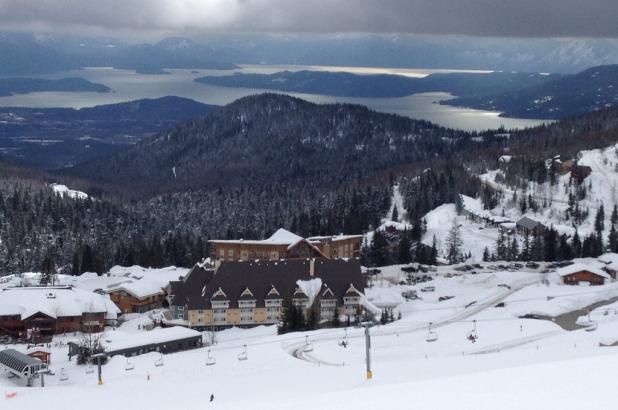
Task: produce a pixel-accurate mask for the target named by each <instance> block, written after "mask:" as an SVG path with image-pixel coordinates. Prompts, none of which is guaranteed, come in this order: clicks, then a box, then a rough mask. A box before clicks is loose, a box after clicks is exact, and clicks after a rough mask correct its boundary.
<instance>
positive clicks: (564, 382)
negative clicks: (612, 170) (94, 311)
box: [0, 266, 618, 410]
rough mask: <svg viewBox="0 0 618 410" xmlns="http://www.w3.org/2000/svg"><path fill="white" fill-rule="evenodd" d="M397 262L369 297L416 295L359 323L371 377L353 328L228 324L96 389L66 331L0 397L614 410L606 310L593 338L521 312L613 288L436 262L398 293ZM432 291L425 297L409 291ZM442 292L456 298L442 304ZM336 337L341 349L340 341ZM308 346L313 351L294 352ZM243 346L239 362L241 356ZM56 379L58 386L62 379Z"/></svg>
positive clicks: (120, 366)
mask: <svg viewBox="0 0 618 410" xmlns="http://www.w3.org/2000/svg"><path fill="white" fill-rule="evenodd" d="M400 268H401V266H399V267H388V268H384V274H383V275H384V280H381V278H377V280H375V281H374V283H375V287H374V288H373V289H372V290H371V292H368V296H369V297H370V298H372V299H374V300H376V301H377V300H380V299H387V298H389V297H388V295H391V296H394V295H397V294H398V293H399V294H400V293H401V292H403V291H404V290H417V291H418V294H419V295H420V296H421V297H422V299H418V300H410V301H408V302H403V300H401V298H400V300H399V302H400V304H399V306H398V307H397V309H396V312H401V313H402V316H403V317H402V319H401V320H398V321H395V322H393V323H391V324H388V325H384V326H377V327H373V328H371V329H370V333H371V353H372V370H373V379H372V380H366V371H365V342H364V329H362V328H360V329H357V328H353V327H350V328H348V329H347V330H344V329H343V328H341V329H322V330H317V331H312V332H304V333H292V334H286V335H277V334H276V329H275V328H274V327H272V326H271V327H257V328H254V329H229V330H226V331H223V332H219V333H218V334H217V337H216V340H217V344H215V345H213V346H208V347H204V348H201V349H196V350H190V351H185V352H180V353H175V354H167V355H163V359H162V360H163V363H164V365H163V366H155V362H156V361H157V360H159V359H160V358H161V356H160V355H159V354H158V353H148V354H144V355H140V356H137V357H131V358H130V359H129V361H130V363H132V364H133V365H134V368H133V369H132V370H126V364H127V359H126V358H124V357H122V356H117V357H114V358H112V359H111V360H110V361H109V362H108V363H107V364H106V365H104V366H103V381H104V384H103V385H98V384H97V379H96V372H94V373H92V374H89V373H87V372H86V366H78V365H77V364H76V363H75V360H73V361H71V362H69V361H68V360H67V356H66V349H67V348H66V347H65V346H64V345H62V344H59V342H62V343H66V342H68V341H71V340H77V339H79V337H80V336H79V335H72V334H69V335H66V336H62V335H60V336H57V337H55V338H54V340H53V342H52V347H51V352H52V358H51V360H52V363H51V368H52V371H53V373H54V374H53V375H47V376H46V378H45V382H46V387H44V388H40V387H32V388H28V387H25V382H23V381H20V380H18V379H15V378H8V377H7V376H6V375H5V374H0V391H2V392H3V393H4V395H6V399H4V398H2V400H4V401H3V403H5V407H6V408H10V409H18V410H22V409H35V408H40V407H44V408H47V409H50V410H59V409H66V408H82V407H83V408H89V409H94V410H98V409H101V410H102V409H109V408H136V409H166V408H187V409H188V408H195V407H196V406H198V407H199V406H201V407H212V408H221V409H238V408H244V407H250V408H256V409H266V408H268V409H289V408H295V409H299V410H305V409H315V408H325V409H328V408H338V409H343V410H347V409H354V410H358V409H371V410H374V409H377V408H384V409H389V410H391V409H409V408H411V407H413V408H426V409H438V410H440V409H453V408H456V409H464V410H465V409H474V410H484V409H492V410H493V409H496V408H500V409H521V408H532V409H536V408H544V409H545V408H548V409H554V408H559V409H561V410H562V409H564V410H570V409H573V410H575V409H577V410H580V409H608V408H612V406H613V403H614V402H615V397H614V396H615V394H614V389H613V388H612V386H613V384H612V383H613V374H614V373H615V368H616V366H618V352H617V351H616V350H615V348H614V347H601V346H599V342H600V341H606V342H607V341H608V342H612V341H614V340H616V339H618V315H616V314H615V310H614V309H615V308H616V304H613V305H612V304H609V305H606V306H601V307H598V308H597V309H595V310H593V312H592V313H591V318H592V319H593V320H596V321H597V322H598V329H597V330H596V331H595V332H586V331H585V330H583V329H580V330H575V331H567V330H564V329H562V328H561V327H560V326H558V325H557V324H556V323H554V322H552V321H551V320H533V319H522V318H519V317H518V315H519V314H521V313H527V311H528V310H530V309H534V310H538V309H542V308H543V309H546V308H549V306H542V305H543V304H547V303H553V304H554V305H555V306H559V307H562V308H563V309H561V310H556V311H555V312H554V313H563V312H566V311H569V310H570V309H575V308H580V307H583V306H584V305H586V304H588V303H594V302H599V301H603V300H606V299H607V297H608V296H616V295H617V294H618V290H616V284H610V285H607V286H597V287H583V286H580V287H575V286H566V285H560V284H559V283H557V282H552V284H551V285H550V286H546V285H543V284H541V283H540V280H541V279H542V277H543V276H542V275H540V274H539V273H537V272H533V271H520V272H479V273H478V274H471V273H463V274H457V275H456V276H451V277H447V276H446V275H445V273H446V272H447V271H449V269H450V272H451V273H453V272H457V271H455V270H453V267H440V268H438V272H436V273H435V274H431V275H432V276H433V280H432V281H431V282H430V283H424V284H417V285H398V284H396V283H393V282H392V281H391V279H392V278H395V277H396V276H397V273H398V272H399V273H401V269H400ZM429 284H430V285H432V286H434V288H435V290H434V291H433V292H422V291H421V290H420V289H421V288H423V287H425V286H427V285H429ZM445 295H449V296H453V298H452V299H449V300H446V301H440V299H439V297H440V296H445ZM390 299H393V298H392V297H391V298H390ZM550 299H551V300H550ZM554 300H555V301H556V302H553V301H554ZM473 302H474V303H473ZM501 303H504V305H503V306H502V304H501ZM526 306H528V307H529V309H528V310H526V309H525V308H526ZM147 321H148V319H147V315H144V316H143V317H136V318H134V319H133V320H129V321H128V322H126V323H124V324H122V325H121V326H120V328H118V329H116V330H112V329H110V330H108V332H107V334H106V336H105V337H106V338H109V339H110V340H112V342H118V343H120V342H123V343H124V341H126V340H132V339H133V338H134V340H142V339H144V340H147V339H148V340H149V339H153V338H156V337H157V333H156V331H153V332H154V333H150V332H151V331H149V330H144V329H143V327H142V326H138V325H140V324H142V325H143V324H144V323H146V322H147ZM429 322H433V327H432V331H433V332H435V333H436V334H437V335H438V340H436V341H433V342H427V341H426V336H427V327H428V324H429ZM473 328H476V332H477V335H478V339H476V341H475V342H474V343H472V342H470V341H469V340H468V338H467V335H468V333H469V332H470V331H471V330H472V329H473ZM346 335H347V336H346ZM344 338H345V340H347V347H345V348H344V347H342V346H340V345H339V343H338V342H340V341H341V340H342V339H344ZM204 339H205V340H208V339H209V334H208V332H206V333H205V334H204ZM307 342H309V343H310V344H311V347H312V348H313V351H311V352H304V349H305V346H306V343H307ZM245 346H246V351H247V354H248V360H246V361H239V360H238V359H237V357H238V354H239V353H240V352H241V351H243V350H244V348H245ZM12 347H15V348H17V349H19V350H22V351H24V350H25V349H26V348H27V346H26V345H14V346H12ZM209 356H210V357H213V358H215V359H216V364H215V365H214V366H206V358H207V357H209ZM61 369H63V370H61ZM61 373H64V374H66V375H67V376H68V379H67V380H61V379H60V374H61ZM582 375H585V377H582ZM539 380H542V383H539ZM35 384H38V383H35ZM574 386H576V387H577V388H576V389H575V388H574ZM239 392H242V394H239ZM210 394H213V395H214V401H213V402H212V403H208V397H209V396H210Z"/></svg>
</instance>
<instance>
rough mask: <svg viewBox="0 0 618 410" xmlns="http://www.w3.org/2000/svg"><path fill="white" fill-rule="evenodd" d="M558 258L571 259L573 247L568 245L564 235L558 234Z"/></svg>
mask: <svg viewBox="0 0 618 410" xmlns="http://www.w3.org/2000/svg"><path fill="white" fill-rule="evenodd" d="M558 259H559V260H563V261H565V260H571V259H573V249H572V248H571V246H570V245H569V243H568V241H567V236H566V235H560V244H559V245H558Z"/></svg>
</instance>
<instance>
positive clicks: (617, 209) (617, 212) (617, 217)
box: [611, 204, 618, 225]
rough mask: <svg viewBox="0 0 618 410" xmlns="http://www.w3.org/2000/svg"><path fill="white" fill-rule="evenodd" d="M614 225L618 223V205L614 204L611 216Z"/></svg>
mask: <svg viewBox="0 0 618 410" xmlns="http://www.w3.org/2000/svg"><path fill="white" fill-rule="evenodd" d="M611 222H612V225H616V224H618V205H616V204H614V209H613V210H612V217H611Z"/></svg>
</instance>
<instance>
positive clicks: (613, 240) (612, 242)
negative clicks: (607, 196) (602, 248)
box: [607, 217, 618, 253]
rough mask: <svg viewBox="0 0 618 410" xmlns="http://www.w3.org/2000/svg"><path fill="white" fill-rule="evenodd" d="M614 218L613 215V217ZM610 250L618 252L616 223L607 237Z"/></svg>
mask: <svg viewBox="0 0 618 410" xmlns="http://www.w3.org/2000/svg"><path fill="white" fill-rule="evenodd" d="M612 219H613V217H612ZM607 242H608V244H607V245H608V247H609V251H610V252H613V253H618V232H616V225H614V224H613V223H612V227H611V228H610V230H609V236H608V238H607Z"/></svg>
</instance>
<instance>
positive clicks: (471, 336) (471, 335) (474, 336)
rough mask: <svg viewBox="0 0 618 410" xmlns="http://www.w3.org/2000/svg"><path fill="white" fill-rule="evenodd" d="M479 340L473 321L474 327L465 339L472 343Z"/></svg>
mask: <svg viewBox="0 0 618 410" xmlns="http://www.w3.org/2000/svg"><path fill="white" fill-rule="evenodd" d="M478 338H479V336H478V334H477V333H476V320H475V321H474V327H473V328H472V330H471V331H470V332H469V333H468V336H467V339H468V340H469V341H471V342H472V343H476V341H477V339H478Z"/></svg>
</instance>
